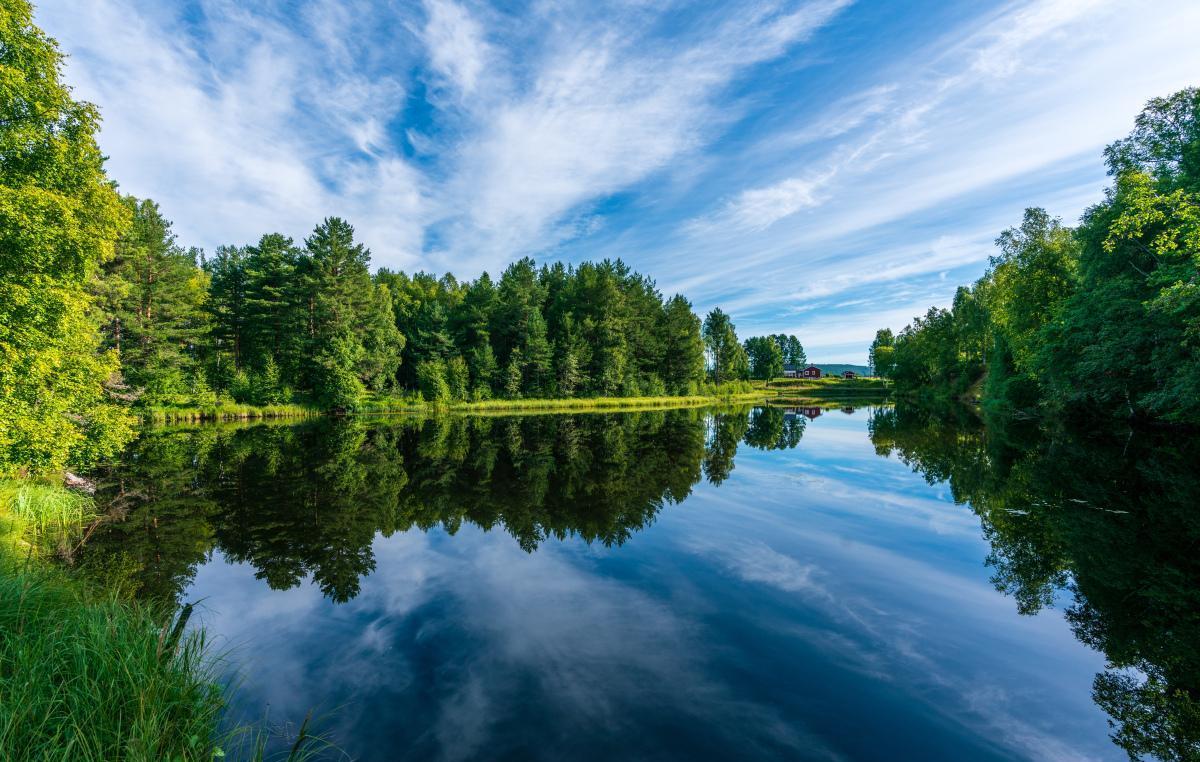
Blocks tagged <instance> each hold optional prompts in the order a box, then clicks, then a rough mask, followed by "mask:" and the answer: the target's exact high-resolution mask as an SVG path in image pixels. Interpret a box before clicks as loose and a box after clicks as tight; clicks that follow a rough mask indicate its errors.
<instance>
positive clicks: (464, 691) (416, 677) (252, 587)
mask: <svg viewBox="0 0 1200 762" xmlns="http://www.w3.org/2000/svg"><path fill="white" fill-rule="evenodd" d="M505 540H506V538H504V537H503V536H501V535H498V534H496V533H487V532H483V531H482V530H478V529H475V528H473V527H470V528H468V527H464V528H463V529H462V530H460V531H459V532H458V534H457V535H456V536H455V537H453V538H448V537H446V536H445V535H443V534H442V533H441V532H440V530H435V531H432V532H430V533H427V534H426V533H416V532H412V533H407V534H403V535H396V536H393V537H391V538H388V539H379V540H377V541H376V543H375V555H376V559H377V570H376V571H375V572H374V573H373V574H372V575H371V576H370V577H368V578H366V579H365V580H364V581H363V585H362V593H361V594H360V595H359V596H358V597H357V598H355V599H354V600H352V601H350V602H348V603H345V604H341V605H334V604H332V603H330V602H329V601H327V600H325V599H323V598H322V597H321V595H320V592H319V590H318V589H317V588H316V587H315V586H312V585H310V584H305V585H302V586H301V587H299V588H296V589H293V590H289V591H283V592H272V593H271V594H269V595H263V590H264V588H263V583H262V582H261V581H259V580H255V579H253V577H252V570H251V569H250V568H249V567H246V566H242V565H227V564H222V563H219V562H218V563H213V564H210V565H208V566H206V567H203V568H202V569H201V570H200V572H199V574H198V575H197V582H196V586H195V588H194V590H195V591H196V592H200V591H204V590H212V600H213V601H214V609H213V610H212V611H210V612H208V613H207V614H206V617H205V623H206V624H207V625H208V626H209V627H211V628H212V629H213V630H214V631H219V632H221V633H222V634H223V635H224V636H225V637H226V638H227V639H228V640H229V641H231V642H233V643H234V644H235V646H236V653H237V656H238V660H239V661H241V662H242V664H243V665H244V668H245V671H246V672H247V673H249V674H250V675H252V676H253V677H254V678H255V679H254V681H253V682H252V683H251V682H247V683H246V685H245V688H244V690H245V692H246V695H245V696H244V699H245V700H246V701H247V702H248V703H255V702H264V703H265V702H269V703H270V704H271V705H272V709H271V713H272V717H273V718H275V719H277V720H279V721H282V720H284V719H293V720H294V719H298V718H302V717H303V716H304V714H305V713H306V712H307V711H308V710H309V708H310V706H309V704H308V702H309V701H311V698H310V697H312V696H324V697H337V698H336V700H337V701H339V702H343V701H344V702H348V703H347V704H346V705H345V706H344V708H343V709H342V710H341V711H340V713H338V714H336V715H335V716H334V717H333V718H332V719H331V720H330V722H331V723H332V725H333V727H332V728H330V729H331V730H332V731H333V734H334V736H335V737H337V738H341V739H351V740H354V741H356V742H360V743H367V742H371V743H373V744H375V746H376V747H378V745H379V744H386V743H390V740H389V739H388V738H386V737H387V736H388V735H389V733H401V734H403V735H405V736H408V735H410V734H412V735H415V736H417V737H416V740H415V741H414V742H413V746H412V748H411V749H410V751H409V756H410V757H413V758H440V759H447V760H458V759H469V758H478V757H479V756H481V755H484V754H487V755H492V754H495V755H499V756H503V754H504V753H505V749H506V748H507V747H506V746H505V744H506V743H519V742H520V736H521V735H522V733H524V732H528V731H529V730H530V726H529V724H528V723H529V721H530V718H529V716H528V714H527V712H528V707H529V706H536V707H538V709H539V711H540V712H541V713H542V714H541V715H540V716H539V720H538V721H539V723H540V724H541V726H543V727H545V728H548V729H553V732H554V733H557V734H562V735H563V738H562V739H560V740H561V741H562V742H563V743H568V740H567V737H568V736H571V735H572V734H573V733H574V734H576V737H577V738H583V737H592V738H594V737H596V735H595V733H596V731H595V729H596V728H600V727H602V728H604V733H603V736H604V737H605V738H611V739H623V738H632V737H634V736H637V735H638V733H639V729H641V728H643V727H644V722H645V719H646V714H647V713H648V712H653V713H656V714H657V715H658V716H660V717H662V718H664V720H663V721H665V722H670V723H675V724H678V725H680V726H686V727H702V728H707V729H709V730H710V732H714V733H736V734H737V739H736V740H735V739H733V738H730V739H729V740H728V743H729V744H730V745H740V746H741V748H744V749H746V750H747V753H751V754H756V755H758V756H779V755H781V754H782V755H784V756H795V755H797V754H801V753H803V754H804V755H806V756H807V758H813V759H836V758H837V756H836V754H834V753H833V752H832V751H831V750H828V749H826V748H825V747H824V745H823V744H822V742H821V741H820V740H819V739H818V738H817V737H815V736H814V735H812V734H810V733H808V732H807V731H806V730H805V729H804V728H803V727H802V726H801V725H798V724H797V722H796V718H795V717H792V716H788V715H786V714H784V713H783V712H782V711H781V710H780V709H779V708H777V707H775V706H772V705H770V704H766V703H761V702H759V701H756V700H754V699H752V698H749V697H745V696H742V695H740V694H738V693H736V692H735V690H734V689H733V688H731V686H730V685H728V684H727V683H726V682H725V681H724V680H723V679H722V678H720V677H719V676H718V675H716V674H714V672H713V671H712V665H711V664H710V659H711V657H712V650H711V644H709V643H706V642H705V641H704V639H703V638H704V634H703V633H702V632H701V631H700V630H699V629H698V628H697V627H696V625H695V623H693V622H691V621H689V618H688V616H687V612H686V611H685V612H681V611H679V610H676V609H675V608H674V607H672V606H671V605H669V604H667V603H664V602H662V601H660V600H657V599H656V598H655V597H654V596H653V595H651V594H649V593H648V592H645V591H642V590H639V589H635V588H633V587H630V586H629V585H626V584H624V583H622V582H620V581H618V580H615V579H611V578H608V577H605V576H602V575H598V574H596V573H594V571H593V570H592V568H591V566H592V565H593V564H595V563H599V562H601V561H602V559H603V554H598V552H597V551H596V549H595V548H592V547H588V546H586V545H583V544H580V543H575V542H567V543H565V544H562V545H557V544H548V545H546V546H544V547H543V548H542V549H541V550H539V551H538V552H537V553H534V554H526V553H524V552H522V551H521V550H520V549H519V548H517V547H515V546H514V545H513V544H512V543H511V542H507V541H505ZM762 573H768V572H767V571H766V570H763V572H762ZM780 573H781V574H784V573H787V570H786V569H784V570H781V571H780ZM781 579H782V578H781ZM259 602H261V603H263V604H264V605H262V606H259V605H258V603H259ZM414 627H415V628H416V629H414ZM429 660H432V661H433V662H434V663H436V665H437V666H436V669H435V670H434V671H433V672H429V671H428V666H424V667H423V666H422V664H423V663H424V662H426V661H429ZM263 676H268V677H266V678H265V679H264V678H263ZM405 691H408V693H407V694H406V695H407V698H402V696H401V694H402V693H403V692H405ZM379 696H384V697H390V698H391V700H392V701H393V702H394V703H395V706H393V707H380V706H375V707H372V706H371V705H373V704H377V703H378V701H379V698H378V697H379ZM414 699H415V700H416V701H418V702H419V703H420V705H421V706H420V708H419V710H414V711H411V712H410V711H408V710H411V709H412V706H411V702H412V701H413V700H414ZM330 700H334V699H333V698H331V699H330ZM332 708H334V707H327V706H323V707H319V708H318V709H319V710H328V709H332ZM372 712H375V713H378V712H385V713H386V715H387V721H386V722H381V721H379V719H378V718H377V717H376V718H375V719H374V720H371V719H366V718H368V717H370V716H371V713H372ZM412 724H419V726H420V727H421V728H422V730H421V731H420V732H417V733H413V731H412V730H411V727H408V728H406V727H405V725H410V726H411V725H412ZM515 728H519V730H514V729H515ZM373 736H381V737H384V738H383V740H380V741H379V742H377V743H376V742H374V741H370V739H371V738H372V737H373ZM614 742H615V741H614ZM656 742H658V743H661V742H662V739H661V738H660V739H658V740H657V741H655V740H653V739H650V738H648V739H646V740H645V743H646V744H649V745H647V746H645V747H644V748H645V749H646V750H647V753H649V754H653V753H658V751H661V749H659V748H658V747H656V746H654V745H653V744H654V743H656ZM634 746H635V747H637V744H634ZM638 748H642V747H638Z"/></svg>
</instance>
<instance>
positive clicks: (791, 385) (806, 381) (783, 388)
mask: <svg viewBox="0 0 1200 762" xmlns="http://www.w3.org/2000/svg"><path fill="white" fill-rule="evenodd" d="M768 389H769V391H772V392H774V393H775V394H794V395H798V396H802V395H806V394H813V395H820V396H829V395H834V394H864V393H870V394H888V393H889V392H890V391H891V386H890V385H889V384H888V382H887V381H886V380H884V379H882V378H777V379H774V380H773V381H771V384H770V386H769V387H768Z"/></svg>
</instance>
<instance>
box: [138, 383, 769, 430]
mask: <svg viewBox="0 0 1200 762" xmlns="http://www.w3.org/2000/svg"><path fill="white" fill-rule="evenodd" d="M769 391H770V390H768V389H766V388H765V387H764V386H763V384H762V382H753V383H752V382H748V381H747V382H738V383H734V384H728V385H723V386H721V387H716V388H714V389H713V390H711V391H706V392H705V393H701V394H691V395H681V396H668V395H664V396H654V397H565V398H547V399H543V398H522V399H490V400H445V401H428V400H424V399H422V398H421V397H420V396H419V395H416V394H409V395H404V396H391V395H373V396H369V397H367V398H365V399H364V400H362V402H361V403H360V404H359V406H358V407H357V408H356V409H355V410H353V411H348V412H347V413H344V414H347V415H358V414H369V415H377V414H382V413H419V412H440V411H453V412H479V413H489V412H504V411H513V412H519V411H546V412H552V411H556V410H562V411H573V412H587V411H589V410H595V411H600V410H604V411H620V410H652V409H669V408H681V407H702V406H704V405H713V404H723V403H729V402H747V401H751V400H755V399H761V398H763V396H764V395H765V394H767V393H769ZM135 412H136V414H137V415H138V416H139V417H140V418H141V419H142V421H143V422H144V423H151V424H173V423H199V422H203V421H249V420H270V419H288V418H294V419H303V418H315V417H318V416H322V415H329V414H330V413H329V412H328V411H324V410H321V409H320V408H318V407H315V406H312V405H305V404H284V405H263V406H255V405H239V404H235V403H223V404H218V405H208V406H174V407H153V408H145V409H142V410H138V411H135Z"/></svg>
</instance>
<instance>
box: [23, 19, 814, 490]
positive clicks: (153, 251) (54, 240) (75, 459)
mask: <svg viewBox="0 0 1200 762" xmlns="http://www.w3.org/2000/svg"><path fill="white" fill-rule="evenodd" d="M5 8H6V9H7V10H5V11H4V14H3V16H0V35H2V39H0V43H2V44H0V71H2V72H3V80H2V81H3V89H2V90H0V475H4V474H12V473H37V472H49V471H54V470H57V469H61V468H63V467H64V466H66V465H87V464H91V463H95V462H96V461H97V460H99V459H101V458H103V457H108V456H111V455H113V454H114V453H116V452H117V451H118V450H119V449H120V447H122V446H123V445H124V444H125V443H126V442H128V441H129V439H130V438H131V436H132V432H133V424H134V422H135V420H136V417H135V415H132V414H131V412H137V411H139V410H147V409H153V408H171V409H181V408H188V407H192V408H196V407H206V406H213V405H221V404H224V403H238V404H243V405H258V406H263V405H277V404H284V403H299V404H303V405H307V406H310V407H312V408H315V409H321V410H335V411H351V410H354V409H356V408H357V407H359V406H360V405H361V404H362V403H363V402H364V400H367V399H371V398H373V397H375V398H383V399H384V400H385V401H386V400H392V399H395V400H398V401H399V402H402V403H404V402H414V401H416V400H417V399H418V397H419V399H420V400H423V401H425V402H432V403H447V402H452V401H474V400H485V399H491V398H505V399H515V398H545V397H557V398H563V397H600V396H617V397H633V396H648V397H650V396H664V395H684V394H712V393H714V392H716V391H718V385H724V386H723V389H724V390H726V391H727V390H729V389H730V388H737V387H730V386H729V383H730V382H742V381H746V380H748V379H750V378H751V377H754V378H759V379H770V378H772V377H773V376H774V375H777V374H778V372H779V370H780V368H781V363H782V362H783V361H785V360H786V361H788V362H803V357H804V351H803V348H802V347H801V346H800V343H799V341H798V340H797V339H796V338H795V337H794V336H782V335H780V336H772V337H754V338H752V339H749V340H747V341H746V342H744V343H741V342H739V340H738V336H737V333H736V329H735V326H734V324H733V322H732V320H731V319H730V317H729V316H728V315H726V314H725V313H724V312H722V311H721V310H719V309H715V310H713V311H712V312H711V313H710V314H709V315H708V316H707V318H706V319H705V320H704V322H703V323H701V321H700V319H699V318H698V317H697V315H696V314H695V313H694V312H693V311H692V306H691V304H690V303H689V302H688V301H687V299H685V298H684V297H682V296H678V295H676V296H673V297H671V298H668V299H664V297H663V295H662V294H661V293H660V292H659V291H658V289H657V288H656V286H655V284H654V281H652V280H651V279H650V278H648V277H646V276H644V275H640V274H638V273H636V272H633V271H632V270H630V268H629V267H628V266H627V265H626V264H624V263H623V262H621V261H620V260H617V261H608V260H606V261H603V262H599V263H583V264H579V265H577V266H567V265H564V264H545V265H542V266H540V267H539V266H538V265H537V264H535V262H534V261H533V260H532V259H528V258H526V259H522V260H520V261H518V262H515V263H513V264H512V265H510V266H509V267H508V268H507V269H506V270H505V271H504V272H503V273H502V274H501V275H500V277H499V278H498V279H497V280H495V281H493V280H492V278H491V277H489V275H488V274H487V273H484V274H482V275H480V276H479V277H478V278H476V279H475V280H471V281H460V280H458V279H456V278H455V277H454V276H453V275H449V274H447V275H442V276H437V275H432V274H428V273H424V272H418V273H415V274H412V275H409V274H406V273H402V272H392V271H390V270H388V269H380V270H378V271H377V272H372V270H371V264H370V260H371V254H370V251H369V250H368V249H367V248H366V246H365V245H364V244H363V243H362V242H361V241H359V240H357V239H356V237H355V232H354V228H353V227H352V226H351V225H350V224H349V223H348V222H347V221H346V220H343V219H340V218H337V217H330V218H327V219H325V220H323V221H321V222H320V223H319V224H317V225H316V226H315V227H314V229H313V230H312V232H311V234H310V235H309V236H308V237H306V238H305V239H304V240H303V241H296V240H294V239H293V238H291V237H289V236H287V235H284V234H281V233H268V234H266V235H263V236H262V237H261V238H260V239H259V240H258V241H257V242H254V243H249V244H245V245H232V246H222V247H219V248H218V249H217V250H216V251H215V252H211V253H207V254H206V253H205V252H204V251H201V250H199V249H196V248H192V247H186V246H184V245H182V244H181V243H180V242H179V241H178V240H177V238H176V236H175V234H174V233H173V232H172V225H171V222H170V221H169V220H168V219H167V218H166V217H165V216H164V214H163V212H162V210H161V209H160V208H159V206H158V205H157V204H156V203H155V202H153V201H152V200H149V199H138V198H133V197H131V196H128V195H123V194H121V193H119V192H118V190H117V187H116V184H115V183H114V182H113V181H112V180H111V179H110V178H109V177H108V176H107V175H106V173H105V168H104V163H105V157H104V156H103V155H102V153H101V151H100V148H99V146H98V144H97V142H96V133H97V130H98V126H99V119H100V117H99V112H98V110H97V108H96V107H95V106H93V105H91V104H89V103H84V102H80V101H78V100H75V99H74V98H73V97H72V94H71V91H70V88H68V87H67V86H66V85H65V84H63V83H62V81H61V74H62V54H61V53H60V52H59V50H58V47H57V44H56V43H55V42H54V40H52V39H50V38H49V37H47V36H46V35H45V34H44V33H43V32H42V31H41V30H40V29H38V28H37V27H36V26H35V25H34V24H33V18H32V10H31V8H30V6H29V5H28V3H25V2H20V1H19V0H16V1H14V2H10V3H7V4H6V6H5ZM741 388H743V389H744V388H745V387H744V386H743V387H741Z"/></svg>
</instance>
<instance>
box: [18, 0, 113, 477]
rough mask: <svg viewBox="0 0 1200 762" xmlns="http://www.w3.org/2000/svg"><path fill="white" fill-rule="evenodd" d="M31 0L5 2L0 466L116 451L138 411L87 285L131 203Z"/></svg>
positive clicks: (50, 465)
mask: <svg viewBox="0 0 1200 762" xmlns="http://www.w3.org/2000/svg"><path fill="white" fill-rule="evenodd" d="M61 68H62V55H61V54H60V53H59V51H58V48H57V46H56V44H55V43H54V41H53V40H51V39H50V38H49V37H47V36H46V35H45V34H44V33H43V32H42V31H41V30H40V29H38V28H37V27H36V26H34V25H33V21H32V11H31V8H30V6H29V4H28V3H27V2H23V0H5V2H4V3H3V5H2V6H0V474H4V473H13V472H15V471H18V470H24V469H31V470H34V471H53V470H56V469H60V468H62V467H63V466H64V465H67V464H69V463H75V464H86V463H89V462H94V461H95V460H96V459H97V458H100V457H104V456H108V455H111V454H112V453H114V452H115V451H116V450H117V449H119V448H120V447H121V445H123V444H124V442H125V441H127V440H128V438H129V436H130V419H129V418H128V417H127V416H124V415H123V414H122V412H121V410H120V407H119V406H118V405H117V404H115V403H116V400H114V399H113V398H112V394H111V388H110V385H112V384H115V383H116V375H115V374H116V371H117V357H116V356H115V354H112V353H105V352H102V351H101V350H100V347H99V336H98V334H97V332H96V327H95V325H94V322H93V320H92V318H91V317H90V315H89V310H90V301H91V300H90V299H89V297H88V295H87V293H86V291H85V283H86V282H87V280H88V279H89V278H90V277H91V275H92V273H94V272H95V270H96V267H97V266H98V265H99V264H100V263H101V262H103V261H104V260H107V259H109V258H110V257H111V256H112V253H113V245H114V243H115V241H116V239H117V237H118V236H119V235H120V234H121V232H122V231H123V230H124V228H125V227H126V225H127V224H128V212H127V211H126V209H125V208H124V207H122V206H121V204H120V201H119V199H118V198H117V194H116V192H115V191H114V190H113V188H112V185H111V184H110V183H109V181H108V180H107V178H106V177H105V174H104V157H103V155H102V154H101V153H100V150H99V148H98V146H97V145H96V141H95V133H96V129H97V126H98V123H99V115H98V113H97V111H96V108H95V107H94V106H92V105H91V104H88V103H83V102H79V101H76V100H74V99H72V98H71V93H70V91H69V90H68V88H67V87H66V86H64V85H63V84H62V82H61V81H60V75H61Z"/></svg>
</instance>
